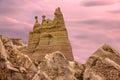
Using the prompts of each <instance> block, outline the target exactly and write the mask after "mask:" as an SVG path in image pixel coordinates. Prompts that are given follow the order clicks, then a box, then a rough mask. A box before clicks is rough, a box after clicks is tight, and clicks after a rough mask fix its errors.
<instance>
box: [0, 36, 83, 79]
mask: <svg viewBox="0 0 120 80" xmlns="http://www.w3.org/2000/svg"><path fill="white" fill-rule="evenodd" d="M6 41H7V39H6ZM6 41H5V42H4V39H1V38H0V80H74V79H76V77H75V75H76V73H77V72H80V73H83V72H82V71H80V70H79V71H77V70H78V69H80V67H79V68H77V67H78V63H76V62H71V63H70V62H69V61H68V60H67V59H66V57H65V56H64V55H63V54H62V53H61V52H59V51H56V52H53V53H51V54H46V56H45V58H44V59H43V60H41V61H40V62H39V63H35V64H34V63H33V61H32V60H31V59H30V58H29V57H28V56H27V55H25V54H23V53H21V52H20V51H18V50H17V49H16V48H15V47H14V46H13V44H11V41H10V42H9V41H7V42H6ZM76 66H77V67H76ZM76 69H77V70H76Z"/></svg>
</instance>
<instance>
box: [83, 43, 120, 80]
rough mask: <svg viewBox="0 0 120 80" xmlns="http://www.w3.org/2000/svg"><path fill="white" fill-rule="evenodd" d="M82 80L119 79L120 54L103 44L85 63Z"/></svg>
mask: <svg viewBox="0 0 120 80" xmlns="http://www.w3.org/2000/svg"><path fill="white" fill-rule="evenodd" d="M85 67H86V69H85V73H84V80H120V54H119V53H118V52H117V51H116V50H115V49H113V48H112V47H110V46H109V45H106V44H105V45H103V46H102V47H101V48H99V49H98V50H97V51H96V52H95V53H94V54H93V55H92V56H91V57H90V58H89V59H88V60H87V62H86V64H85Z"/></svg>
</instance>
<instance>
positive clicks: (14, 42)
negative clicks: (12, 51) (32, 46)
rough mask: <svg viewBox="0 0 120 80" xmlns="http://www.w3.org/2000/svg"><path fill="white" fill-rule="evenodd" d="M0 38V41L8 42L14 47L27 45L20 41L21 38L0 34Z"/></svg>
mask: <svg viewBox="0 0 120 80" xmlns="http://www.w3.org/2000/svg"><path fill="white" fill-rule="evenodd" d="M0 38H1V40H2V42H4V43H7V44H10V45H12V46H14V47H15V48H16V49H19V48H22V47H25V46H27V45H26V44H25V43H24V41H22V39H17V38H9V37H6V36H3V35H0Z"/></svg>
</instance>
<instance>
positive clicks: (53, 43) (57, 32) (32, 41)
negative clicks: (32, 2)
mask: <svg viewBox="0 0 120 80" xmlns="http://www.w3.org/2000/svg"><path fill="white" fill-rule="evenodd" d="M35 19H36V22H35V25H34V28H33V31H31V32H30V34H29V43H28V50H29V53H32V56H31V57H32V58H33V57H34V58H35V59H37V60H42V59H43V57H44V56H45V55H46V54H48V53H52V52H54V51H60V52H62V53H64V55H65V57H66V58H67V59H68V60H73V54H72V48H71V44H70V41H69V39H68V33H67V30H66V28H65V23H64V18H63V15H62V12H61V10H60V8H57V9H56V10H55V12H54V19H53V20H50V19H46V16H45V15H43V16H42V23H39V22H38V17H37V16H36V17H35ZM28 55H29V54H28ZM36 55H37V56H36Z"/></svg>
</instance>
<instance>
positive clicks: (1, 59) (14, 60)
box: [0, 36, 37, 80]
mask: <svg viewBox="0 0 120 80" xmlns="http://www.w3.org/2000/svg"><path fill="white" fill-rule="evenodd" d="M35 72H37V68H36V67H35V65H34V64H33V62H32V61H31V59H30V58H29V57H28V56H27V55H24V54H22V53H21V52H19V51H18V50H17V49H16V48H15V46H13V44H12V42H11V40H10V39H9V38H7V37H3V36H2V37H1V38H0V80H30V79H31V78H32V76H34V74H35Z"/></svg>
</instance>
